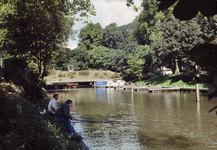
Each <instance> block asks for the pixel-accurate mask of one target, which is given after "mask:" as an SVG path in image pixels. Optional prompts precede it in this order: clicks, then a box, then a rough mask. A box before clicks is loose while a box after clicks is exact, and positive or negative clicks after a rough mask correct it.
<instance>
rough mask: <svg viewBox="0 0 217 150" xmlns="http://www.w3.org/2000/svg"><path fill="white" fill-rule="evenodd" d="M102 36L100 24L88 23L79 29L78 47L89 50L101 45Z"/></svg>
mask: <svg viewBox="0 0 217 150" xmlns="http://www.w3.org/2000/svg"><path fill="white" fill-rule="evenodd" d="M102 36H103V32H102V26H101V25H100V23H96V24H93V23H89V24H87V25H86V26H85V27H84V28H82V29H81V31H80V34H79V35H78V37H79V44H78V46H79V47H81V48H84V49H86V50H91V49H93V48H94V47H97V46H99V45H100V44H101V42H102Z"/></svg>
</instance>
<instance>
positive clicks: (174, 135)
mask: <svg viewBox="0 0 217 150" xmlns="http://www.w3.org/2000/svg"><path fill="white" fill-rule="evenodd" d="M58 93H59V94H60V97H59V100H58V102H59V103H64V102H65V101H66V100H67V99H71V100H73V107H71V112H72V114H73V115H74V116H76V117H77V118H79V119H83V120H99V121H117V120H121V121H149V122H157V123H145V122H134V123H132V122H122V123H124V124H136V125H142V126H150V127H137V126H131V125H120V124H108V123H73V126H74V128H75V129H76V131H78V132H81V135H82V137H83V139H84V141H85V143H86V145H87V146H88V147H89V148H90V149H91V150H179V149H180V150H182V149H186V150H195V149H197V150H204V149H207V150H209V149H217V133H216V132H215V131H216V129H217V127H216V126H214V125H212V124H210V123H208V122H206V121H205V119H208V120H210V121H212V122H214V123H216V124H217V121H216V117H217V116H216V114H215V112H214V111H213V112H212V113H208V111H209V110H210V109H211V108H212V107H214V106H216V105H217V99H215V100H211V101H208V98H207V97H206V96H204V95H200V102H195V101H196V100H195V99H196V94H194V93H192V94H189V93H179V92H178V93H174V92H170V93H148V92H147V91H140V92H135V93H133V94H131V92H130V91H123V90H120V91H118V90H114V89H101V88H98V89H78V90H71V91H62V92H58ZM49 94H50V95H52V94H53V92H49ZM162 128H163V129H162Z"/></svg>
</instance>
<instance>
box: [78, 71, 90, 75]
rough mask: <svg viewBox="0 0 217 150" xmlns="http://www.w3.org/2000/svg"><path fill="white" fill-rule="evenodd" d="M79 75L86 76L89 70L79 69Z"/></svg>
mask: <svg viewBox="0 0 217 150" xmlns="http://www.w3.org/2000/svg"><path fill="white" fill-rule="evenodd" d="M79 75H83V76H87V75H89V71H87V70H84V71H80V72H79Z"/></svg>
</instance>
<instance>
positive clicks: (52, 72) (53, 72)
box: [48, 69, 56, 74]
mask: <svg viewBox="0 0 217 150" xmlns="http://www.w3.org/2000/svg"><path fill="white" fill-rule="evenodd" d="M48 73H49V74H56V70H53V69H49V70H48Z"/></svg>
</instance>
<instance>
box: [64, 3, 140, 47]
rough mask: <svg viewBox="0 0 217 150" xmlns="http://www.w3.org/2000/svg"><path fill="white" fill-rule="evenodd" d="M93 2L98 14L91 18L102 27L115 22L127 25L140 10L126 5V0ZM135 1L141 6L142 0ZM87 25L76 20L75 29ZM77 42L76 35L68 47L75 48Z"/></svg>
mask: <svg viewBox="0 0 217 150" xmlns="http://www.w3.org/2000/svg"><path fill="white" fill-rule="evenodd" d="M92 3H93V5H94V7H95V9H96V10H95V11H96V16H92V17H91V18H90V20H91V21H92V22H93V23H94V24H95V23H98V22H99V23H100V24H101V26H102V28H105V27H106V26H107V25H109V24H111V23H114V22H115V23H117V25H118V26H122V25H126V24H128V23H130V22H132V21H133V20H134V19H135V17H136V16H138V15H139V12H135V11H133V9H132V8H131V7H127V6H126V0H92ZM134 3H135V4H136V6H138V7H139V6H140V5H141V0H134ZM85 25H86V24H82V22H76V23H75V25H74V27H73V29H74V30H80V29H81V28H83V27H84V26H85ZM78 33H79V32H78ZM77 44H78V38H77V35H76V40H71V39H70V40H69V42H68V47H69V48H71V49H74V48H76V47H77Z"/></svg>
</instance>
